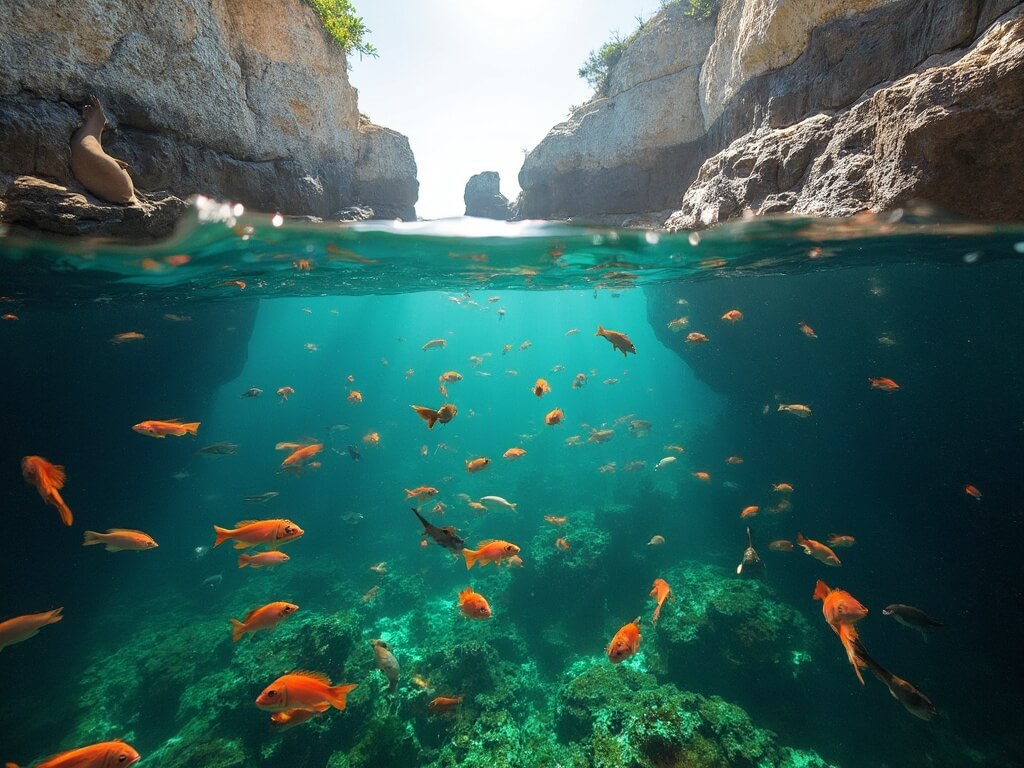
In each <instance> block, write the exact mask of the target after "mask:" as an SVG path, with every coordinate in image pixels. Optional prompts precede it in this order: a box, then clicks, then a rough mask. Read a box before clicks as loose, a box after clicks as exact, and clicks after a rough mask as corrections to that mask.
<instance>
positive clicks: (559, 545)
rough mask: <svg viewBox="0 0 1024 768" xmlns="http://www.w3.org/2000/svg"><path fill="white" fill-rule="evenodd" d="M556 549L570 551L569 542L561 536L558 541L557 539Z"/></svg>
mask: <svg viewBox="0 0 1024 768" xmlns="http://www.w3.org/2000/svg"><path fill="white" fill-rule="evenodd" d="M555 548H556V549H568V548H569V542H568V541H566V540H565V537H564V536H559V537H558V538H557V539H555Z"/></svg>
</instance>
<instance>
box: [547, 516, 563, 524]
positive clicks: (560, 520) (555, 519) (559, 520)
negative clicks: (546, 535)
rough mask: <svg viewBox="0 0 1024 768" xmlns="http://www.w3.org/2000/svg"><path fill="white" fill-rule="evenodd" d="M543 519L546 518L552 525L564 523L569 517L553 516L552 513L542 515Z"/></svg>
mask: <svg viewBox="0 0 1024 768" xmlns="http://www.w3.org/2000/svg"><path fill="white" fill-rule="evenodd" d="M544 519H545V520H547V521H548V522H549V523H551V524H552V525H565V521H566V520H568V519H569V518H567V517H555V516H554V515H544Z"/></svg>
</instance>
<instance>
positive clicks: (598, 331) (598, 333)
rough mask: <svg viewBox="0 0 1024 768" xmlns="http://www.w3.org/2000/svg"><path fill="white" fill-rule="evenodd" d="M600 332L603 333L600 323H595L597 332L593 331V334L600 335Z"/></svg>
mask: <svg viewBox="0 0 1024 768" xmlns="http://www.w3.org/2000/svg"><path fill="white" fill-rule="evenodd" d="M602 333H604V328H603V327H602V326H601V324H600V323H598V325H597V333H595V334H594V335H595V336H600V335H601V334H602Z"/></svg>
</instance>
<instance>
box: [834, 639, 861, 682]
mask: <svg viewBox="0 0 1024 768" xmlns="http://www.w3.org/2000/svg"><path fill="white" fill-rule="evenodd" d="M838 632H839V641H840V642H841V643H842V644H843V648H845V649H846V658H847V659H848V660H849V662H850V666H852V667H853V671H854V673H856V675H857V679H858V680H860V684H861V685H864V676H863V675H862V674H861V673H860V668H861V667H866V666H867V664H865V663H864V662H863V661H862V660H861V658H860V656H858V655H857V647H856V646H857V629H856V628H855V627H854V626H852V625H850V624H840V625H839V630H838Z"/></svg>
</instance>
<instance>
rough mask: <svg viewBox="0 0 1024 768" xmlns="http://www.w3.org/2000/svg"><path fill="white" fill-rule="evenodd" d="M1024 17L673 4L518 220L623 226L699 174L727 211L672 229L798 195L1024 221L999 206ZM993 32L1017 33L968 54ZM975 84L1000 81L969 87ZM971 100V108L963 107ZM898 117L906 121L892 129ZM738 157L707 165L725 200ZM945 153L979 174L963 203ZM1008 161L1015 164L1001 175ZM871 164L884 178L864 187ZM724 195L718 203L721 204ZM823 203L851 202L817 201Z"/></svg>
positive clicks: (558, 140) (529, 180)
mask: <svg viewBox="0 0 1024 768" xmlns="http://www.w3.org/2000/svg"><path fill="white" fill-rule="evenodd" d="M1019 5H1020V4H1019V3H1018V2H1014V0H968V1H967V2H965V1H964V0H936V1H935V2H927V3H925V2H920V0H814V1H813V2H812V0H723V1H722V3H721V6H720V8H719V10H718V11H717V13H716V14H715V15H714V16H713V18H712V19H710V20H707V21H702V20H699V19H695V18H693V17H691V16H688V15H687V13H686V11H687V10H688V9H689V4H688V3H685V2H681V3H677V4H674V5H670V6H668V7H667V8H665V9H664V10H663V11H662V12H661V13H660V14H659V15H658V16H656V17H655V18H654V19H652V20H651V21H649V22H648V23H647V24H646V25H645V27H644V29H643V30H642V31H641V32H640V33H639V35H638V36H637V38H636V40H635V41H633V42H632V43H631V44H630V45H629V46H628V47H627V49H626V51H625V52H624V53H623V55H622V58H621V59H620V61H619V63H618V64H617V65H616V66H615V67H614V68H613V69H612V72H611V76H610V79H609V88H608V94H609V95H608V96H605V97H601V98H595V99H594V100H592V101H591V102H589V103H587V104H584V105H583V106H581V107H578V108H576V109H575V110H574V111H573V113H572V115H570V118H569V119H568V120H567V121H566V122H564V123H560V124H559V125H557V126H555V127H554V128H553V129H552V130H551V132H550V133H549V134H548V136H547V137H546V138H545V139H544V140H543V141H542V142H541V143H540V144H539V145H538V146H537V147H536V148H535V149H534V150H533V151H532V152H531V153H530V154H529V155H528V156H527V158H526V161H525V162H524V165H523V168H522V171H521V172H520V185H521V186H522V188H523V194H522V196H521V197H520V200H519V210H520V215H521V216H523V217H553V218H564V217H576V218H582V219H587V220H607V219H606V217H607V215H608V214H617V215H618V216H619V217H620V219H623V220H624V219H626V218H628V217H629V216H630V215H633V217H635V215H636V214H643V213H647V214H649V213H652V212H655V211H660V210H663V209H666V208H678V206H679V205H680V202H681V201H682V200H683V196H684V193H687V190H688V188H689V187H690V185H691V184H692V183H693V182H694V181H695V179H697V176H698V172H700V181H699V182H698V185H699V189H695V190H692V191H691V192H690V193H688V194H687V201H688V202H687V210H689V209H690V208H691V207H692V206H694V205H696V204H697V203H696V199H697V198H700V199H704V200H706V201H707V202H706V204H707V205H708V206H712V207H717V210H716V212H714V213H710V212H707V213H705V212H701V213H700V214H697V215H694V214H693V212H692V211H690V212H689V213H685V215H684V216H677V217H675V218H673V224H674V226H684V225H687V224H696V223H700V222H705V221H706V222H713V221H718V220H721V219H725V218H728V217H730V216H735V215H739V214H740V213H741V212H742V211H743V210H744V209H746V208H750V207H753V208H754V209H755V210H760V211H772V210H789V209H793V208H794V207H795V206H797V203H798V200H797V198H798V197H799V198H800V200H802V201H803V202H802V203H801V204H800V206H806V207H797V208H796V209H797V210H813V211H815V212H820V213H842V212H844V211H847V210H851V209H854V210H855V209H859V208H863V207H875V208H877V207H884V206H888V205H892V204H898V203H899V201H901V200H905V199H907V198H908V197H912V196H917V197H925V198H930V199H931V201H932V202H935V203H937V204H939V205H940V206H943V207H945V208H947V209H948V210H951V211H953V212H957V213H962V214H966V215H972V216H974V215H985V216H986V217H988V218H1004V219H1005V218H1019V217H1020V215H1021V210H1022V209H1021V206H1019V205H1018V206H1017V207H1016V209H1015V212H1014V211H1013V210H1011V209H1012V205H1011V204H1010V201H1009V200H1007V201H1005V204H1004V205H1001V206H1000V205H995V206H993V205H990V204H989V203H990V201H991V198H992V197H993V192H992V190H994V189H997V188H998V187H999V186H1000V185H1001V183H1002V181H1001V180H1002V179H1004V178H1016V179H1020V178H1021V177H1024V171H1022V166H1021V164H1020V154H1019V153H1017V152H1016V151H1015V150H1014V149H1008V147H1011V146H1013V147H1015V146H1019V145H1020V129H1016V132H1015V126H1019V125H1024V120H1022V119H1021V117H1022V112H1021V105H1020V101H1019V100H1015V98H1014V95H1013V94H1014V93H1015V92H1020V91H1021V90H1024V89H1022V87H1021V81H1020V71H1019V69H1018V67H1016V66H1015V65H1014V63H1013V62H1012V57H1013V56H1014V55H1016V56H1017V58H1020V53H1019V49H1018V48H1017V44H1016V42H1014V40H1015V39H1016V38H1017V36H1018V33H1017V32H1015V31H1013V30H1014V29H1016V25H1017V24H1018V23H1019V22H1018V14H1019V13H1020V8H1019ZM1015 6H1017V8H1016V9H1014V7H1015ZM1003 14H1008V15H1006V16H1003ZM1001 17H1002V18H1001ZM994 23H997V24H998V25H999V27H1002V26H1005V25H1006V24H1010V25H1011V28H1010V29H1009V30H1007V31H1003V32H998V31H997V32H994V34H995V35H996V36H997V37H999V38H1000V40H999V41H995V40H993V41H990V42H989V43H986V45H988V46H989V48H986V49H985V50H990V49H991V51H993V52H995V51H997V50H998V51H1000V53H999V55H997V56H995V57H994V58H992V59H991V60H990V61H986V59H985V53H984V52H980V53H977V54H976V55H974V56H972V57H969V56H968V53H967V49H968V48H970V47H971V46H972V45H975V43H977V44H978V45H981V43H980V38H981V37H982V36H983V35H985V33H986V30H988V29H989V28H990V27H991V26H992V25H993V24H994ZM992 46H995V47H992ZM1014 51H1017V52H1016V53H1014ZM960 58H963V59H964V62H963V64H962V65H959V66H958V65H956V64H955V61H957V60H958V59H960ZM968 59H969V60H968ZM641 63H642V64H641ZM933 68H934V69H935V72H933V73H931V74H929V72H930V71H931V70H932V69H933ZM968 73H969V79H975V78H981V79H982V80H984V83H986V84H974V83H968V82H967V79H968ZM906 78H911V79H910V80H909V81H908V80H906ZM947 78H954V79H955V80H956V82H955V83H951V82H947V80H946V79H947ZM1003 80H1005V82H1001V81H1003ZM897 86H898V87H897ZM960 97H964V98H966V99H968V100H969V101H970V103H969V104H964V105H961V104H959V103H958V102H957V103H954V101H951V99H952V100H955V99H958V98H960ZM953 113H956V116H955V117H954V116H953ZM893 119H895V120H898V121H899V122H900V123H901V125H902V126H903V127H902V128H892V129H890V128H889V127H886V128H885V130H882V131H879V130H878V129H879V126H880V125H881V124H882V123H884V122H886V121H889V120H893ZM926 126H933V127H931V128H929V127H926ZM836 131H846V132H847V134H846V135H847V140H846V141H845V143H844V141H843V140H840V139H838V137H834V134H835V132H836ZM777 144H778V146H777ZM986 144H988V145H989V146H996V147H998V148H999V150H998V152H999V153H1001V154H999V156H998V158H997V154H996V152H992V151H988V152H981V149H982V147H983V146H984V145H986ZM954 145H955V146H956V147H957V148H958V149H957V150H956V151H953V149H952V148H953V146H954ZM827 146H832V148H833V150H832V151H833V155H832V156H831V157H829V156H828V155H827V153H826V147H827ZM959 148H965V151H964V152H961V151H960V149H959ZM723 151H725V154H724V155H723V156H722V157H721V158H717V159H714V160H711V161H709V162H712V163H714V164H717V166H718V167H721V168H725V167H726V166H728V167H729V169H730V170H729V171H727V172H723V173H724V174H725V175H724V176H723V181H722V182H721V183H720V184H719V185H718V186H719V187H721V189H718V190H717V191H716V190H712V189H711V188H710V187H709V186H708V185H709V183H710V179H711V178H712V177H713V176H714V175H715V171H714V168H713V167H706V166H704V163H705V161H706V160H708V158H715V156H716V155H718V153H720V152H723ZM835 153H839V154H842V155H844V157H845V155H846V154H851V153H852V154H854V155H856V156H858V157H859V158H860V160H859V161H858V162H859V163H860V171H859V174H860V175H857V174H854V177H851V178H850V179H843V178H842V174H841V173H839V172H837V171H836V170H832V171H831V172H830V173H829V174H828V178H827V180H826V179H825V178H824V177H822V180H821V183H820V185H819V186H815V185H814V184H811V185H809V186H808V185H807V184H806V183H803V182H802V178H803V175H804V171H805V169H809V168H811V167H812V166H814V165H815V164H816V163H817V164H818V167H820V168H821V169H822V170H821V171H819V173H824V172H825V170H826V168H825V166H828V165H829V164H834V163H835V160H836V155H835ZM1007 155H1009V157H1007ZM958 156H959V157H958ZM940 159H941V160H942V163H940V165H946V166H948V167H949V170H950V172H951V173H952V172H954V171H956V172H959V173H961V174H962V173H963V172H964V171H966V170H967V166H970V169H971V171H972V172H971V173H969V174H968V176H969V179H968V181H969V182H970V183H968V184H964V183H959V184H957V185H955V189H953V191H952V192H951V191H950V189H949V188H946V187H945V185H944V182H943V178H946V177H945V176H943V173H944V172H939V171H935V170H934V169H933V168H932V166H933V164H935V163H936V161H937V160H940ZM999 162H1001V163H1003V165H1004V167H996V166H997V164H998V163H999ZM736 163H738V167H737V168H736V169H735V170H733V169H732V165H733V164H736ZM866 163H870V164H872V168H873V174H874V177H875V179H876V180H868V181H865V179H864V175H865V174H866V173H867V171H866V166H865V164H866ZM901 163H904V164H905V169H904V170H903V171H901V170H899V167H898V166H900V165H901ZM1013 163H1017V164H1016V165H1014V164H1013ZM759 164H760V165H759ZM915 164H917V167H916V168H913V167H912V166H914V165H915ZM965 164H966V165H965ZM702 166H704V169H703V170H701V169H702ZM755 166H757V167H758V168H759V169H760V170H762V171H763V172H758V173H756V174H755V177H756V178H755V179H754V180H752V181H751V182H750V183H749V185H748V186H749V189H743V190H741V189H739V188H738V187H736V184H735V183H733V184H732V186H731V187H730V190H731V191H729V190H726V189H725V187H726V186H727V185H726V184H725V182H724V179H725V178H726V177H728V178H730V179H733V180H734V181H735V179H737V178H746V177H748V176H750V174H751V172H752V170H753V168H754V167H755ZM925 166H927V167H926V168H924V167H925ZM954 166H956V168H954ZM776 167H778V168H779V174H780V178H779V179H778V180H777V181H776V180H775V179H773V178H772V174H773V173H774V172H775V171H774V170H773V169H775V168H776ZM922 168H924V170H922ZM957 169H958V170H957ZM990 172H997V175H996V176H995V177H992V176H989V175H986V174H989V173H990ZM1000 174H1001V175H1000ZM890 176H891V178H889V177H890ZM883 177H884V178H883ZM954 178H955V176H954ZM993 179H996V181H995V182H994V183H993ZM798 182H800V188H799V190H797V189H796V185H797V184H798ZM855 187H856V189H855ZM940 187H943V189H940ZM719 192H721V193H722V196H723V198H724V199H723V200H722V201H721V202H719V201H717V200H714V199H713V198H715V196H716V195H717V194H718V193H719ZM797 192H799V195H798V194H797ZM748 194H749V195H750V196H751V197H750V198H749V199H748V198H747V197H746V195H748ZM814 195H824V197H823V198H822V199H823V200H824V199H828V200H832V201H837V200H839V199H840V198H843V199H845V200H847V201H848V204H846V205H838V204H836V203H826V204H822V205H819V206H817V207H815V206H813V205H812V204H811V199H812V196H814ZM979 201H984V205H979V204H978V202H979ZM982 209H983V211H982ZM687 217H688V218H687Z"/></svg>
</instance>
